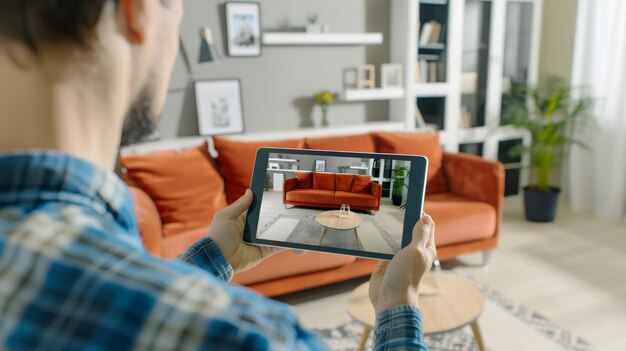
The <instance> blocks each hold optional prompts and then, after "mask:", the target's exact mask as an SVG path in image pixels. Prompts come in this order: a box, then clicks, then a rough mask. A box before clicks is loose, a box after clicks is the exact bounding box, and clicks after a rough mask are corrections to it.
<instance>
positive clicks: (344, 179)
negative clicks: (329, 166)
mask: <svg viewBox="0 0 626 351" xmlns="http://www.w3.org/2000/svg"><path fill="white" fill-rule="evenodd" d="M353 180H354V174H335V191H352V181H353Z"/></svg>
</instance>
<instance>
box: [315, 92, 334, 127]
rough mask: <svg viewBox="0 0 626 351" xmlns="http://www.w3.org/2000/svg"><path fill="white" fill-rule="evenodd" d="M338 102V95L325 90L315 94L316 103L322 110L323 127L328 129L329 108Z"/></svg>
mask: <svg viewBox="0 0 626 351" xmlns="http://www.w3.org/2000/svg"><path fill="white" fill-rule="evenodd" d="M335 100H337V94H333V93H331V92H330V91H328V90H323V91H320V92H318V93H317V94H315V103H316V104H318V105H320V108H321V109H322V127H328V107H329V106H330V105H331V104H332V103H333V102H335Z"/></svg>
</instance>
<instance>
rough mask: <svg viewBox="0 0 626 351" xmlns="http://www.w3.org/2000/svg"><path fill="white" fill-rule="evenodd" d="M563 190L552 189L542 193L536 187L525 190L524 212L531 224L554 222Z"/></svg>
mask: <svg viewBox="0 0 626 351" xmlns="http://www.w3.org/2000/svg"><path fill="white" fill-rule="evenodd" d="M560 193H561V189H559V188H555V187H550V191H548V192H546V191H540V190H538V189H537V188H535V187H529V186H527V187H525V188H524V210H525V212H526V219H527V220H529V221H531V222H539V223H548V222H553V221H554V218H555V217H556V209H557V207H558V204H559V194H560Z"/></svg>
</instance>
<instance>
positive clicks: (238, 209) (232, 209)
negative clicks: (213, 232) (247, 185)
mask: <svg viewBox="0 0 626 351" xmlns="http://www.w3.org/2000/svg"><path fill="white" fill-rule="evenodd" d="M253 198H254V195H253V194H252V191H250V189H248V190H246V193H245V194H243V196H242V197H240V198H239V199H238V200H237V201H235V202H233V203H232V204H231V205H230V206H228V207H226V208H224V209H223V210H222V214H223V215H224V216H226V217H229V218H239V217H240V216H241V215H242V214H244V213H245V212H246V211H247V210H248V208H249V207H250V205H251V204H252V199H253Z"/></svg>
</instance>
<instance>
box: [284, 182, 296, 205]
mask: <svg viewBox="0 0 626 351" xmlns="http://www.w3.org/2000/svg"><path fill="white" fill-rule="evenodd" d="M296 185H298V179H296V178H289V179H286V180H285V182H284V183H283V203H286V202H287V193H288V192H290V191H291V190H293V189H294V188H295V187H296Z"/></svg>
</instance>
